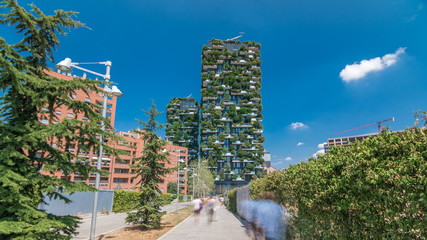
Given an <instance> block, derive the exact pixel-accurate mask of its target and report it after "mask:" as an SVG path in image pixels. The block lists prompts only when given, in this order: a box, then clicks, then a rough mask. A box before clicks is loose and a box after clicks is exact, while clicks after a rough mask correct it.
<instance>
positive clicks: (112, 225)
mask: <svg viewBox="0 0 427 240" xmlns="http://www.w3.org/2000/svg"><path fill="white" fill-rule="evenodd" d="M189 204H190V203H189V202H186V203H178V204H176V203H174V204H169V205H166V206H163V207H162V210H163V211H166V212H168V213H169V212H174V211H176V210H177V209H181V208H184V207H186V206H188V205H189ZM126 217H127V213H111V214H108V215H98V217H97V218H96V231H95V233H96V234H95V236H100V235H102V234H106V233H109V232H112V231H115V230H118V229H121V228H124V227H128V226H129V225H128V224H126V222H125V218H126ZM91 220H92V217H91V216H89V217H86V218H83V219H82V220H81V223H80V225H79V228H78V229H77V231H78V232H79V234H78V235H77V236H75V237H74V238H73V240H82V239H89V237H90V224H91Z"/></svg>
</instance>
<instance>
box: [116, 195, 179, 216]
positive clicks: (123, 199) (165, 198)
mask: <svg viewBox="0 0 427 240" xmlns="http://www.w3.org/2000/svg"><path fill="white" fill-rule="evenodd" d="M140 195H141V192H139V191H127V190H116V191H114V202H113V212H128V211H132V210H135V209H137V208H138V202H139V201H138V200H139V197H140ZM173 199H174V196H173V195H172V194H169V193H163V194H162V195H160V200H161V201H162V205H167V204H170V203H171V202H172V200H173Z"/></svg>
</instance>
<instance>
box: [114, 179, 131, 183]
mask: <svg viewBox="0 0 427 240" xmlns="http://www.w3.org/2000/svg"><path fill="white" fill-rule="evenodd" d="M113 182H114V183H128V178H114V179H113Z"/></svg>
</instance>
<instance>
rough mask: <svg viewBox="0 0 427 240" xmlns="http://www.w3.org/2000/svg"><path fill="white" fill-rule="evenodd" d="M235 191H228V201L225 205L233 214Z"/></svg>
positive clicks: (235, 200)
mask: <svg viewBox="0 0 427 240" xmlns="http://www.w3.org/2000/svg"><path fill="white" fill-rule="evenodd" d="M237 189H238V188H233V189H231V190H230V191H228V201H227V203H226V206H227V209H228V210H230V211H232V212H234V213H237Z"/></svg>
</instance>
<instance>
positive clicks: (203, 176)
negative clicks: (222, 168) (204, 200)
mask: <svg viewBox="0 0 427 240" xmlns="http://www.w3.org/2000/svg"><path fill="white" fill-rule="evenodd" d="M193 177H194V179H193V181H194V196H195V197H205V196H206V195H208V194H210V193H211V192H212V190H213V189H214V182H215V179H214V177H213V175H212V172H211V171H210V170H209V169H208V162H207V161H206V160H202V161H201V162H200V164H199V165H198V166H196V167H195V168H194V172H193Z"/></svg>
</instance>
